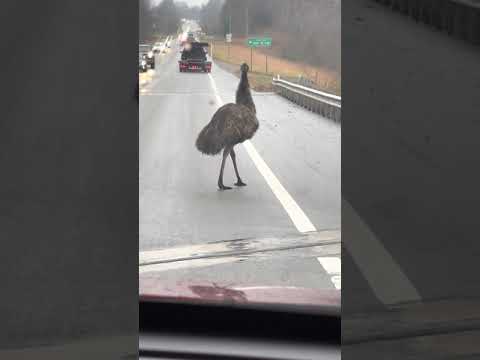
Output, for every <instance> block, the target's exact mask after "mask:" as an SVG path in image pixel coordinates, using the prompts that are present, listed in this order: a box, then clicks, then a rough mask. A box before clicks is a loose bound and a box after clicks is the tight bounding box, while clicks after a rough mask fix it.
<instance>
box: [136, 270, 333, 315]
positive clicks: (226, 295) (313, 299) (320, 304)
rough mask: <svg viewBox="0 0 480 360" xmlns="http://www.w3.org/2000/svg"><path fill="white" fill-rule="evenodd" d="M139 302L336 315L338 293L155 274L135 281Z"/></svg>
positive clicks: (327, 290)
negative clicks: (189, 280) (168, 280)
mask: <svg viewBox="0 0 480 360" xmlns="http://www.w3.org/2000/svg"><path fill="white" fill-rule="evenodd" d="M139 292H140V300H141V301H168V302H172V301H180V302H188V303H192V302H194V303H207V304H212V303H213V304H228V305H268V306H288V307H293V308H297V309H300V308H309V309H312V308H313V309H315V308H316V309H319V310H321V311H322V312H325V311H327V312H329V313H335V314H336V313H339V311H340V306H341V295H340V290H335V289H309V288H301V287H293V286H229V285H227V284H219V283H211V282H198V283H186V282H178V283H176V284H168V285H167V284H164V281H163V279H162V277H161V276H159V275H158V274H157V275H156V274H155V273H153V274H151V273H148V274H141V275H140V278H139Z"/></svg>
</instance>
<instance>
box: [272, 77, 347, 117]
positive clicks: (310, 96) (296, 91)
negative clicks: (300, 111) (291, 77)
mask: <svg viewBox="0 0 480 360" xmlns="http://www.w3.org/2000/svg"><path fill="white" fill-rule="evenodd" d="M272 84H273V89H274V91H275V92H276V93H277V94H279V95H281V96H283V97H285V98H287V99H289V100H290V101H293V102H294V103H296V104H298V105H300V106H302V107H304V108H306V109H308V110H310V111H313V112H315V113H317V114H320V115H322V116H324V117H326V118H329V119H331V120H334V121H336V122H341V113H342V105H341V103H342V98H341V97H340V96H337V95H332V94H329V93H326V92H323V91H319V90H316V89H312V88H309V87H306V86H302V85H299V84H295V83H292V82H290V81H286V80H283V79H281V78H280V76H279V75H278V76H277V77H276V78H273V81H272Z"/></svg>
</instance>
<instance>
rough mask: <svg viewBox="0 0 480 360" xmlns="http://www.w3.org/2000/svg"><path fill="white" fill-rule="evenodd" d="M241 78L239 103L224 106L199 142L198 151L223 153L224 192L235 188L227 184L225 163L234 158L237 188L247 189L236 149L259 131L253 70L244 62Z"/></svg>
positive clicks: (221, 186) (220, 176) (199, 137)
mask: <svg viewBox="0 0 480 360" xmlns="http://www.w3.org/2000/svg"><path fill="white" fill-rule="evenodd" d="M240 71H241V77H240V83H239V84H238V88H237V92H236V98H235V104H234V103H229V104H225V105H223V106H222V107H220V108H219V109H218V110H217V111H216V112H215V114H213V117H212V120H211V121H210V122H209V123H208V124H207V125H206V126H205V127H204V128H203V130H202V131H201V132H200V134H199V135H198V138H197V141H196V143H195V145H196V147H197V149H198V150H199V151H200V152H201V153H203V154H206V155H217V154H219V153H220V152H221V151H222V150H223V157H222V165H221V167H220V174H219V176H218V187H219V189H220V190H229V189H231V187H229V186H225V185H224V184H223V170H224V168H225V160H226V159H227V157H228V156H229V155H230V157H231V158H232V162H233V167H234V169H235V175H236V176H237V182H236V183H235V185H236V186H246V185H247V184H245V183H244V182H243V181H242V179H241V178H240V174H239V173H238V168H237V161H236V155H235V151H234V149H233V148H234V146H235V145H237V144H240V143H242V142H244V141H245V140H248V139H251V138H252V137H253V135H254V134H255V132H256V131H257V130H258V126H259V124H258V120H257V116H256V114H257V110H256V108H255V104H254V103H253V99H252V94H251V93H250V84H249V82H248V76H247V73H248V71H249V67H248V65H247V64H245V63H243V64H242V65H241V66H240Z"/></svg>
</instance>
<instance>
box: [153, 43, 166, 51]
mask: <svg viewBox="0 0 480 360" xmlns="http://www.w3.org/2000/svg"><path fill="white" fill-rule="evenodd" d="M153 52H155V53H163V52H165V43H164V42H156V43H155V45H153Z"/></svg>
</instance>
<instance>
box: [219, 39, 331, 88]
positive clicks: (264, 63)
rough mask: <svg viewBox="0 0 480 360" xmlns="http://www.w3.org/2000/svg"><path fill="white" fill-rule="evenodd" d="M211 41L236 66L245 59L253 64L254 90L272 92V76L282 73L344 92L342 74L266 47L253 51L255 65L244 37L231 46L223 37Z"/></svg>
mask: <svg viewBox="0 0 480 360" xmlns="http://www.w3.org/2000/svg"><path fill="white" fill-rule="evenodd" d="M211 44H212V45H213V46H212V52H213V58H214V59H216V60H220V61H222V62H224V63H228V64H233V65H240V64H242V63H244V62H246V63H247V64H249V65H250V71H251V74H250V82H251V85H252V87H253V88H254V89H255V86H258V88H259V89H255V90H257V91H262V90H261V88H262V87H264V88H265V90H263V91H270V90H271V84H270V85H269V84H267V83H271V81H272V77H273V76H276V75H277V74H279V75H280V76H283V77H289V78H295V77H298V76H302V77H305V78H308V79H310V80H312V81H313V82H314V83H315V84H316V86H315V87H317V88H318V89H320V90H324V91H327V92H330V93H334V94H337V95H339V94H340V90H341V89H340V75H339V74H337V73H335V72H333V71H331V70H328V69H322V68H318V67H314V66H311V65H308V64H303V63H301V62H295V61H291V60H287V59H284V58H282V57H280V56H278V55H277V54H275V53H274V52H273V51H268V50H262V49H254V50H253V56H252V60H253V64H251V54H250V48H249V47H247V46H246V45H245V40H244V39H238V40H236V41H234V42H233V43H231V44H230V46H228V45H227V44H226V43H225V42H224V41H223V40H217V41H213V42H212V43H211ZM252 65H253V66H252ZM257 83H258V84H257Z"/></svg>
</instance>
